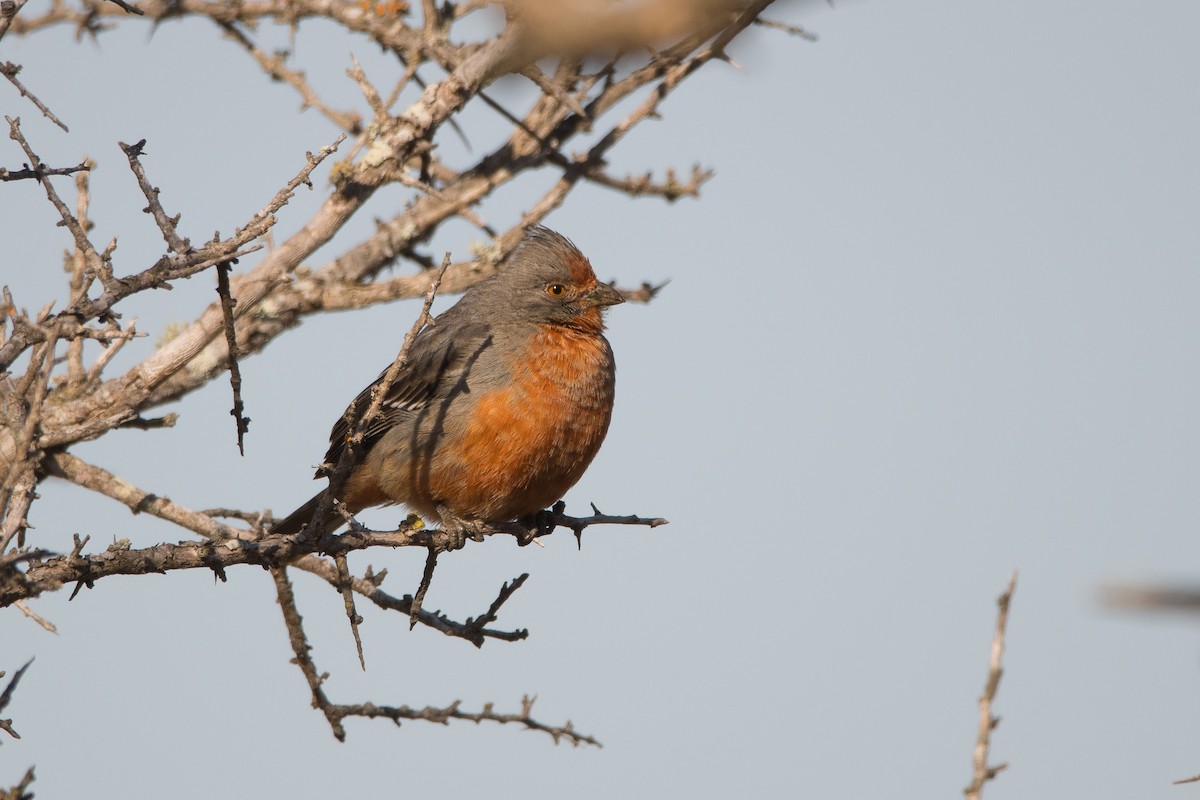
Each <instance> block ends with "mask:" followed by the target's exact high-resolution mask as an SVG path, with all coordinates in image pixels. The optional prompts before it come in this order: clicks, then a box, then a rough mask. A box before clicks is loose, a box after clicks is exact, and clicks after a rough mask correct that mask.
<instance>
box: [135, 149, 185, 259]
mask: <svg viewBox="0 0 1200 800" xmlns="http://www.w3.org/2000/svg"><path fill="white" fill-rule="evenodd" d="M117 144H118V145H120V147H121V152H123V153H124V154H125V157H126V158H128V159H129V169H131V170H133V175H134V177H135V178H137V184H138V188H139V189H141V190H142V194H143V195H145V197H146V204H147V205H146V208H145V209H144V210H145V212H146V213H147V214H149V215H150V216H152V217H153V218H154V224H156V225H157V226H158V229H159V231H161V232H162V235H163V239H164V240H165V241H166V243H167V247H168V248H170V250H171V252H172V253H175V254H176V255H180V256H182V255H186V254H188V253H189V252H190V251H191V249H192V243H191V242H189V241H188V240H187V239H185V238H183V237H181V236H180V235H179V232H178V227H179V215H178V214H176V215H175V216H173V217H168V216H167V212H166V211H164V210H163V207H162V203H160V202H159V200H158V191H159V190H158V187H157V186H151V185H150V180H149V179H148V178H147V177H146V170H145V168H144V167H143V166H142V161H141V156H142V155H144V154H145V150H144V149H143V148H145V146H146V140H145V139H142V140H141V141H139V142H137V143H136V144H133V145H128V144H125V143H124V142H117Z"/></svg>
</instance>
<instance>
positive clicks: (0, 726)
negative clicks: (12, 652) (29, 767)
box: [0, 658, 33, 739]
mask: <svg viewBox="0 0 1200 800" xmlns="http://www.w3.org/2000/svg"><path fill="white" fill-rule="evenodd" d="M32 663H33V659H32V658H31V659H29V660H28V661H26V662H25V666H23V667H21V668H20V669H19V670H17V671H16V672H14V673H13V676H12V678H10V679H9V681H8V685H7V686H5V687H4V691H2V692H0V711H4V709H5V708H6V707H7V706H8V704H9V703H10V702H12V695H13V692H14V691H16V688H17V684H18V683H20V682H21V676H23V675H24V674H25V670H27V669H29V665H30V664H32ZM3 677H4V673H3V672H0V678H3ZM0 731H4V732H5V733H7V734H8V735H9V736H11V737H13V738H14V739H20V738H21V737H20V735H19V734H18V733H17V732H16V731H15V730H13V726H12V720H11V719H0Z"/></svg>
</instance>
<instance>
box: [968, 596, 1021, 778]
mask: <svg viewBox="0 0 1200 800" xmlns="http://www.w3.org/2000/svg"><path fill="white" fill-rule="evenodd" d="M1016 588H1017V573H1016V572H1014V573H1013V574H1012V577H1010V578H1009V579H1008V587H1007V588H1006V589H1005V590H1004V593H1003V594H1001V595H1000V597H999V598H997V600H996V605H997V606H998V607H999V612H998V613H997V615H996V635H995V637H993V639H992V655H991V659H990V660H989V662H988V677H987V683H985V684H984V688H983V694H982V695H981V696H980V698H979V735H978V737H977V738H976V740H975V753H974V757H973V759H972V762H973V764H974V767H975V772H974V775H973V776H972V778H971V783H970V784H968V785H967V788H965V789H963V794H964V795H966V797H967V800H980V799H981V798H982V797H983V787H984V784H986V783H987V782H988V781H990V780H992V779H993V778H995V777H996V775H997V774H999V773H1000V772H1001V771H1002V770H1005V769H1007V768H1008V765H1007V764H998V765H996V766H991V765H989V764H988V752H989V750H990V749H991V744H992V731H994V730H995V729H996V726H997V725H999V724H1000V719H999V718H998V717H995V716H993V715H992V703H994V702H995V700H996V691H997V690H998V689H999V688H1000V677H1001V676H1002V675H1003V674H1004V668H1003V665H1002V662H1003V659H1004V634H1005V629H1006V628H1007V626H1008V607H1009V604H1010V603H1011V602H1012V596H1013V592H1014V591H1015V590H1016Z"/></svg>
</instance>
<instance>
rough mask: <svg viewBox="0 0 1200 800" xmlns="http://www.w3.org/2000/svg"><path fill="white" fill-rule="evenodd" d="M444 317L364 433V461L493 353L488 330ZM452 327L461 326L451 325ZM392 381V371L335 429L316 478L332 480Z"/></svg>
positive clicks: (417, 344)
mask: <svg viewBox="0 0 1200 800" xmlns="http://www.w3.org/2000/svg"><path fill="white" fill-rule="evenodd" d="M452 310H453V309H452ZM444 317H445V315H443V317H441V318H439V319H438V320H435V322H434V324H433V325H431V326H429V327H427V328H425V329H424V330H423V331H421V333H420V334H418V336H417V338H416V340H414V341H413V346H412V348H411V349H410V350H409V354H408V359H407V360H406V361H405V362H404V364H403V366H401V367H400V372H399V373H398V374H397V375H396V378H395V380H393V381H392V384H391V386H389V387H388V389H387V394H385V395H384V398H383V403H382V405H381V406H380V408H379V413H378V414H377V415H376V416H375V418H374V419H373V420H371V422H370V423H368V425H367V427H366V429H365V430H364V431H363V441H362V444H361V445H360V446H359V448H358V454H357V455H358V460H361V459H362V457H363V456H364V455H366V454H367V452H368V451H370V449H371V447H372V446H374V444H375V443H376V442H378V441H379V439H380V438H382V437H383V434H384V433H386V432H387V431H388V429H390V428H391V427H392V426H394V425H395V424H396V423H397V422H398V421H400V420H402V419H403V418H404V417H406V416H408V415H412V414H418V413H420V412H421V411H422V410H423V409H424V408H426V407H427V406H428V405H429V404H430V403H431V402H433V401H435V400H436V399H437V398H439V397H443V396H445V395H446V394H448V393H449V392H450V391H451V390H452V389H453V388H454V387H455V386H456V385H458V384H459V382H460V381H461V380H462V378H463V377H464V374H465V372H466V370H467V369H469V367H470V365H471V363H472V362H473V361H474V359H476V358H478V357H479V354H480V352H481V350H483V349H485V348H487V347H488V345H489V342H490V337H489V332H488V329H487V327H486V326H485V325H482V324H480V323H474V322H469V323H466V324H463V323H462V322H461V321H460V320H446V319H444ZM452 322H454V323H458V324H450V323H452ZM389 369H390V367H389ZM386 375H387V370H384V371H383V372H382V373H380V375H379V377H378V378H376V379H375V380H374V381H373V382H372V383H371V385H370V386H368V387H367V388H365V389H363V390H362V391H361V392H359V394H358V397H356V398H354V402H353V403H351V404H350V406H349V407H348V408H347V409H346V413H344V414H342V416H341V417H339V418H338V421H337V422H335V423H334V425H333V430H332V431H330V433H329V450H328V452H326V453H325V463H323V464H322V465H321V466H320V467H319V468H318V469H317V475H316V477H318V478H320V477H323V476H326V475H329V474H330V473H331V472H332V471H333V469H334V467H336V466H337V463H338V461H339V460H340V459H341V457H342V452H343V451H344V450H345V449H346V443H347V441H348V439H349V438H350V436H351V434H352V433H353V425H354V423H355V422H356V421H357V420H358V419H359V417H361V416H362V415H363V414H365V413H366V412H367V409H368V408H369V407H370V406H371V401H372V399H373V398H372V394H373V393H374V392H375V391H376V389H377V387H379V386H380V385H381V384H382V383H383V379H384V377H385V376H386Z"/></svg>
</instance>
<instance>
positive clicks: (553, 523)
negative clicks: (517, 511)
mask: <svg viewBox="0 0 1200 800" xmlns="http://www.w3.org/2000/svg"><path fill="white" fill-rule="evenodd" d="M566 507H567V506H566V503H564V502H563V501H561V500H559V501H558V502H557V503H555V504H554V507H553V508H543V509H542V510H541V511H535V512H533V513H532V514H527V515H526V516H524V517H521V519H520V520H518V522H519V523H520V524H521V525H522V526H524V527H525V528H526V529H527V531H528V532H527V533H526V534H525V535H524V536H518V537H517V543H518V544H520V545H521V546H522V547H524V546H525V545H527V544H529V543H530V542H534V541H537V538H538V537H539V536H545V535H547V534H549V533H553V532H554V529H555V528H557V527H558V515H559V514H561V513H562V511H563V509H565V508H566Z"/></svg>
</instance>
